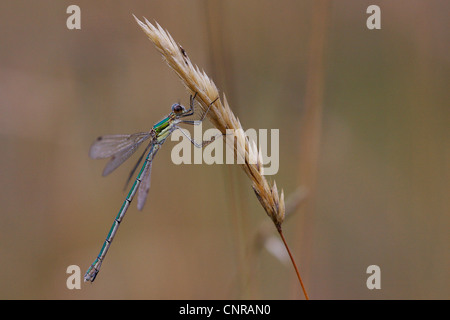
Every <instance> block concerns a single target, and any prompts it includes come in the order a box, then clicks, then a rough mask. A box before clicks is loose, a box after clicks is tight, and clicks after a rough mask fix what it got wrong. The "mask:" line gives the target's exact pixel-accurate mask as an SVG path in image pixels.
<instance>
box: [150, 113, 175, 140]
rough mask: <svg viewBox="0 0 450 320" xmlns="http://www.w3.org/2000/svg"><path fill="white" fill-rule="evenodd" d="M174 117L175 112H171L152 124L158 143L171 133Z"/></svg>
mask: <svg viewBox="0 0 450 320" xmlns="http://www.w3.org/2000/svg"><path fill="white" fill-rule="evenodd" d="M174 119H175V114H173V113H171V114H169V115H168V116H167V117H166V118H164V119H162V120H161V121H160V122H158V123H157V124H155V125H154V126H153V130H154V131H155V134H156V139H157V141H158V143H160V142H163V141H164V140H166V138H167V137H168V136H169V135H170V134H171V133H172V130H171V126H172V123H173V120H174Z"/></svg>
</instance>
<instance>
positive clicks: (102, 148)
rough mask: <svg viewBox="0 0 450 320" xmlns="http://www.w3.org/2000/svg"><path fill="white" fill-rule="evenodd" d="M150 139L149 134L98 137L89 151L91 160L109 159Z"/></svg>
mask: <svg viewBox="0 0 450 320" xmlns="http://www.w3.org/2000/svg"><path fill="white" fill-rule="evenodd" d="M149 137H150V133H149V132H139V133H134V134H114V135H105V136H101V137H98V138H97V140H95V142H94V143H93V144H92V146H91V149H90V150H89V156H90V157H91V158H92V159H104V158H109V157H111V156H112V155H114V154H116V153H119V152H121V151H123V150H124V149H127V148H129V147H132V146H134V145H137V146H139V145H140V144H141V143H142V142H144V141H145V140H147V139H148V138H149Z"/></svg>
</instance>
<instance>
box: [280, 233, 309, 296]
mask: <svg viewBox="0 0 450 320" xmlns="http://www.w3.org/2000/svg"><path fill="white" fill-rule="evenodd" d="M277 230H278V233H279V234H280V237H281V239H282V240H283V243H284V246H285V247H286V250H287V252H288V254H289V257H290V258H291V261H292V265H293V266H294V269H295V272H296V273H297V278H298V281H299V282H300V286H301V287H302V290H303V294H304V295H305V298H306V300H309V297H308V293H306V289H305V286H304V285H303V281H302V277H301V276H300V272H299V271H298V268H297V265H296V264H295V260H294V257H293V256H292V253H291V250H289V246H288V244H287V242H286V239H285V238H284V235H283V231H282V230H281V228H277Z"/></svg>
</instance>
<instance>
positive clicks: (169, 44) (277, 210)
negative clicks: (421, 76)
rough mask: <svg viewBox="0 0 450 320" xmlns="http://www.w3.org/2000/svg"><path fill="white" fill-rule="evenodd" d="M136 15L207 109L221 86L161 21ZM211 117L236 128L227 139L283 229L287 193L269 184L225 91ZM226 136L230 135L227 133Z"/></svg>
mask: <svg viewBox="0 0 450 320" xmlns="http://www.w3.org/2000/svg"><path fill="white" fill-rule="evenodd" d="M133 16H134V15H133ZM134 18H135V19H136V22H137V23H138V24H139V26H140V27H141V28H142V30H143V31H144V32H145V33H146V34H147V36H148V37H149V39H150V40H151V41H152V42H153V44H154V45H155V47H156V49H157V50H158V51H159V52H160V53H161V54H162V56H163V57H164V59H165V60H166V62H167V64H168V65H169V66H170V67H171V68H172V69H173V70H174V71H175V73H176V74H177V75H178V76H179V77H180V79H181V81H182V82H183V84H184V85H185V87H186V88H187V89H188V91H189V92H190V93H191V94H194V93H197V100H198V101H199V102H200V104H201V106H202V108H203V110H206V109H207V108H208V106H209V105H210V104H211V102H213V101H214V100H215V99H216V98H218V97H219V90H218V89H217V87H216V85H215V84H214V82H213V81H212V80H211V79H210V78H209V77H208V76H207V75H206V73H205V72H204V71H200V69H199V68H198V67H197V66H196V65H193V64H192V62H191V60H190V59H189V57H188V55H187V53H186V51H185V50H184V49H183V48H182V47H181V46H180V45H178V44H177V43H176V42H175V41H174V40H173V38H172V36H171V35H170V34H169V33H168V32H167V31H165V30H164V29H163V28H162V27H161V26H160V25H159V24H158V23H156V26H154V25H153V24H151V23H150V22H149V21H148V20H147V19H145V18H144V21H145V23H144V22H142V21H140V20H139V19H137V18H136V16H134ZM208 117H209V119H210V120H211V123H212V124H213V125H214V126H215V127H216V128H217V129H218V130H219V131H220V132H222V134H226V133H227V129H231V130H233V132H234V136H235V140H236V143H229V142H230V141H227V143H228V145H229V146H231V147H232V148H234V150H235V154H237V156H239V157H241V159H242V160H243V161H242V163H243V164H241V167H242V168H243V170H244V171H245V173H246V174H247V176H248V177H249V178H250V180H251V181H252V187H253V190H254V191H255V194H256V196H257V198H258V200H259V202H260V203H261V205H262V206H263V208H264V210H265V211H266V213H267V215H268V216H269V217H270V218H271V219H272V221H273V223H274V224H275V226H276V228H277V229H278V230H281V224H282V223H283V221H284V212H285V207H284V193H283V191H281V195H278V189H277V185H276V183H275V182H274V183H273V185H272V186H270V185H269V183H268V182H267V180H266V178H265V177H264V175H263V165H262V156H261V153H260V152H258V150H257V147H256V144H254V143H250V142H249V139H248V138H247V137H246V136H245V134H244V130H243V129H242V126H241V123H240V122H239V120H238V119H237V118H236V116H235V115H234V113H233V112H232V111H231V109H230V106H229V105H228V101H227V99H226V97H225V94H224V95H223V101H222V99H217V100H216V101H215V102H214V103H213V105H212V106H211V108H210V110H209V112H208ZM224 137H228V136H226V135H224ZM226 140H229V139H226Z"/></svg>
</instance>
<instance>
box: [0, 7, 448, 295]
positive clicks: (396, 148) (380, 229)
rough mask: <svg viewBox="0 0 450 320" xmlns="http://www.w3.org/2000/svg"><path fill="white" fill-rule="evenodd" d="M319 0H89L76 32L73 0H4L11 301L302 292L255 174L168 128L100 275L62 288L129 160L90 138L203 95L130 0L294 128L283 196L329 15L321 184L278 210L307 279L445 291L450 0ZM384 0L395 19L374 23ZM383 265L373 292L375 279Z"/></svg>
mask: <svg viewBox="0 0 450 320" xmlns="http://www.w3.org/2000/svg"><path fill="white" fill-rule="evenodd" d="M316 3H317V2H314V1H293V0H292V1H288V0H283V1H278V2H276V3H275V2H274V1H268V0H267V1H266V0H263V1H261V0H258V1H256V0H251V1H250V0H246V1H237V0H232V1H127V2H124V1H96V2H95V3H93V2H90V1H77V3H76V4H77V5H79V6H80V8H81V17H82V18H81V19H82V20H81V30H78V31H71V30H68V29H67V28H66V19H67V17H68V14H66V8H67V6H69V5H70V4H72V3H70V2H67V1H45V0H42V1H39V2H30V1H2V2H1V4H0V12H1V17H2V19H1V20H0V21H1V22H0V30H1V31H0V45H1V49H0V70H1V72H0V146H1V150H2V157H1V158H0V172H1V180H0V203H1V204H2V209H1V218H2V219H1V221H2V222H1V223H0V271H1V274H2V275H3V276H2V279H1V280H0V298H2V299H80V298H105V299H108V298H114V299H117V298H121V299H128V298H137V299H239V298H251V299H253V298H265V299H297V298H303V296H302V294H301V291H300V288H299V286H298V283H297V282H296V278H295V274H294V271H293V269H292V267H291V266H290V265H286V266H285V265H283V264H282V263H280V262H279V261H278V260H277V259H276V258H275V257H273V256H272V255H270V254H269V253H268V252H267V251H265V250H262V251H256V250H255V249H254V247H253V243H254V241H255V234H256V233H257V230H258V228H259V226H260V225H261V223H264V222H265V221H266V220H268V218H267V216H266V214H265V212H264V211H263V209H262V208H261V207H260V206H259V203H258V201H257V199H256V198H255V196H254V194H253V191H252V190H251V187H250V184H249V181H248V180H247V178H246V177H245V175H244V174H243V172H242V171H241V170H240V169H239V168H237V166H226V165H220V166H219V165H217V166H207V165H192V166H188V165H182V166H176V165H174V164H172V162H171V161H170V152H171V147H172V146H173V145H174V144H175V142H170V141H168V142H167V143H166V144H165V145H164V148H163V149H162V150H161V151H160V152H159V155H158V157H157V159H156V160H155V163H154V166H153V172H152V188H151V190H150V194H149V201H148V202H147V205H146V207H145V208H144V210H143V212H138V211H137V210H136V207H135V204H133V206H132V208H131V209H130V212H129V213H128V215H127V217H126V219H125V222H124V225H123V226H122V227H121V230H120V232H119V233H118V235H117V237H116V241H115V242H114V245H113V246H112V249H111V251H110V253H109V254H108V257H107V259H106V261H105V263H104V265H103V268H102V271H101V273H100V274H99V277H98V279H97V280H96V282H95V283H94V284H93V285H84V284H83V285H82V290H72V291H71V290H68V289H67V288H66V279H67V276H68V275H67V274H66V273H65V271H66V268H67V266H69V265H72V264H75V265H79V266H80V267H81V271H82V273H84V272H85V270H86V269H87V267H88V266H89V264H90V263H91V262H92V261H93V259H94V258H95V255H96V254H97V253H98V250H99V249H100V245H101V243H102V241H103V240H104V236H105V235H106V232H107V231H108V229H109V227H110V224H111V223H112V219H113V217H114V216H115V214H116V212H117V210H118V209H119V207H120V205H121V203H122V201H123V199H124V197H125V193H124V192H123V191H122V187H123V184H124V182H125V180H126V178H127V175H128V173H129V170H130V169H131V168H132V166H133V161H134V160H133V159H132V160H131V161H130V163H126V164H124V165H123V168H120V169H118V170H117V172H114V173H113V174H111V176H109V177H108V178H102V177H101V172H102V169H103V166H104V165H105V162H103V161H94V160H91V159H89V157H88V150H89V147H90V144H91V143H92V141H93V140H94V139H95V138H96V137H97V136H99V135H102V134H113V133H133V132H138V131H145V130H148V129H150V127H151V126H152V125H153V124H154V123H155V122H156V121H158V120H160V119H161V118H162V117H164V116H165V115H166V114H167V113H168V112H169V109H170V106H171V104H172V103H174V102H181V103H184V104H186V103H188V101H189V100H188V96H187V95H186V93H185V91H184V88H183V87H182V85H181V83H180V82H179V81H178V79H177V77H176V75H175V74H174V73H173V72H172V71H171V70H169V68H167V66H166V65H165V64H164V63H163V62H162V61H161V57H160V55H159V54H158V53H157V52H156V50H155V49H154V48H153V46H152V44H151V43H150V42H149V41H148V39H147V38H146V36H145V34H144V33H143V32H142V31H141V30H140V28H139V27H138V25H137V24H136V22H135V21H134V19H133V17H132V13H134V14H135V15H136V16H137V17H142V16H145V17H147V18H148V19H149V20H150V21H153V20H156V21H157V22H158V23H159V24H161V26H163V28H165V29H167V30H168V31H169V32H170V33H171V34H172V36H173V37H174V39H175V41H177V42H179V43H180V44H181V45H182V46H183V48H184V49H185V50H186V51H187V52H188V54H189V57H190V58H191V60H192V61H193V62H194V63H195V64H197V65H199V67H200V68H202V69H204V70H205V71H206V72H207V73H208V74H209V76H211V77H212V78H213V79H214V81H215V82H216V84H217V86H218V87H219V89H220V90H221V91H222V92H225V93H226V95H227V98H228V100H229V102H230V105H231V107H232V108H233V111H234V112H235V113H236V115H237V116H238V117H239V119H240V120H241V123H242V125H243V127H244V128H246V129H247V128H255V129H260V128H261V129H263V128H267V129H270V128H278V129H280V170H279V172H278V174H277V175H276V181H277V184H278V187H279V189H281V188H283V189H284V191H285V194H286V196H288V195H289V194H290V193H292V192H293V191H294V190H296V188H297V187H299V186H302V185H304V184H305V179H304V178H305V175H308V171H305V170H307V169H300V168H301V167H302V161H304V160H302V159H304V158H302V157H304V155H303V154H302V153H301V150H304V149H302V148H304V147H305V146H304V144H305V142H301V141H304V140H302V139H301V138H300V137H301V135H302V128H304V127H305V125H307V124H305V114H306V111H307V107H306V106H307V104H308V101H311V100H310V97H308V94H309V92H311V91H308V89H307V88H308V83H311V82H308V81H312V80H311V77H314V76H315V71H316V70H317V69H316V68H314V67H311V56H313V55H311V46H312V45H313V44H314V41H313V40H314V39H315V38H313V37H312V35H313V34H314V30H315V29H314V27H313V26H314V21H315V20H314V17H316V18H317V19H318V21H321V22H322V23H323V24H322V26H323V28H322V29H320V30H322V31H321V32H322V33H321V35H322V36H323V37H324V38H323V41H324V42H323V44H324V47H323V59H322V60H320V61H319V62H318V63H319V67H320V68H322V70H321V72H322V77H323V82H322V89H321V91H319V93H317V92H316V93H315V94H316V95H317V99H318V101H319V103H320V105H321V114H320V115H319V117H318V119H319V120H320V124H319V126H320V139H319V140H318V145H317V147H318V150H317V152H318V154H317V159H316V161H315V163H314V164H313V166H312V167H314V168H316V169H315V170H316V171H315V174H314V175H313V178H312V179H313V180H314V182H313V185H314V190H313V191H314V192H313V193H312V194H311V195H310V197H309V199H308V205H306V206H302V207H301V208H300V209H299V210H298V211H297V212H296V213H294V215H293V216H292V217H291V218H290V219H289V220H288V221H287V222H286V223H285V225H284V234H285V236H286V237H287V239H288V241H289V242H290V246H291V249H292V250H293V254H294V257H295V258H296V261H297V264H298V265H299V268H300V272H301V274H302V277H303V280H304V282H305V285H306V287H307V289H308V293H309V295H310V297H311V298H312V299H449V298H450V279H449V272H448V270H449V267H450V257H449V252H450V250H449V249H450V248H449V243H450V241H449V240H450V239H449V231H448V230H449V222H450V218H449V209H450V206H449V190H450V188H449V177H450V175H449V150H450V149H449V147H450V144H449V123H450V121H449V120H450V117H449V105H448V101H449V98H450V97H449V92H448V88H449V76H450V70H449V66H450V61H449V57H450V55H449V47H448V44H449V30H450V28H449V22H448V21H449V20H448V12H449V7H450V5H449V3H448V2H446V1H438V0H433V1H424V0H423V1H406V0H405V1H395V2H387V1H350V0H345V1H329V2H328V1H326V2H325V6H326V10H324V11H320V10H319V13H317V12H318V11H317V10H318V9H317V8H318V5H317V4H316ZM371 4H378V5H379V6H380V7H381V19H382V29H381V30H374V31H371V30H368V29H367V28H366V19H367V17H368V15H367V14H366V8H367V7H368V6H369V5H371ZM322 13H323V14H326V17H325V18H324V16H321V14H322ZM315 14H316V15H315ZM321 18H323V19H322V20H321ZM313 52H314V51H313ZM313 83H314V82H313ZM319 89H320V88H319ZM310 90H312V89H310ZM313 101H317V100H313ZM303 137H304V136H303ZM302 170H303V172H302ZM269 178H270V177H269ZM193 190H194V191H195V192H194V194H192V191H193ZM248 253H250V255H248ZM372 264H376V265H379V266H380V268H381V272H382V273H381V281H382V283H381V286H382V289H381V290H378V291H370V290H368V289H367V287H366V279H367V277H368V275H367V274H366V273H365V272H366V268H367V267H368V266H369V265H372Z"/></svg>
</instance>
